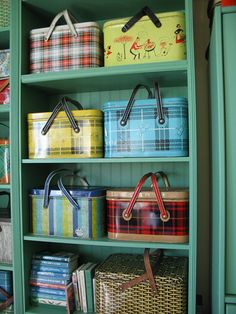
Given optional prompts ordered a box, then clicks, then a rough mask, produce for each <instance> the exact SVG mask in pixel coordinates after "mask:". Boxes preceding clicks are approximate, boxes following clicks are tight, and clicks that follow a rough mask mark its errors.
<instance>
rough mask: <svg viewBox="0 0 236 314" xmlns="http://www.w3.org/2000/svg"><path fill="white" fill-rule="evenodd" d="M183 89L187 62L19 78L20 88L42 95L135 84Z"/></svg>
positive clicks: (158, 63) (103, 68)
mask: <svg viewBox="0 0 236 314" xmlns="http://www.w3.org/2000/svg"><path fill="white" fill-rule="evenodd" d="M154 80H156V81H158V82H159V84H160V85H161V86H162V87H164V86H184V85H186V82H187V61H185V60H183V61H177V62H176V61H170V62H155V63H147V64H139V65H136V64H134V65H127V66H113V67H101V68H90V69H79V70H69V71H60V72H51V73H37V74H25V75H22V77H21V81H22V83H23V84H27V85H29V86H34V87H37V88H40V89H43V90H44V91H49V92H50V91H53V92H60V93H62V92H67V93H71V92H91V91H93V92H94V91H104V90H112V89H113V90H121V89H130V88H133V87H134V86H135V85H137V84H148V85H150V84H152V83H153V81H154Z"/></svg>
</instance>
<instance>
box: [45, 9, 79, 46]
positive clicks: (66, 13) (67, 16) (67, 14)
mask: <svg viewBox="0 0 236 314" xmlns="http://www.w3.org/2000/svg"><path fill="white" fill-rule="evenodd" d="M62 16H64V19H65V21H66V23H67V25H68V27H69V30H70V31H71V33H72V35H73V36H74V37H78V34H77V32H76V29H75V26H74V24H73V23H72V21H71V18H73V19H74V20H75V21H76V19H75V17H74V16H73V15H72V14H71V13H70V12H69V11H68V10H64V11H62V12H59V13H58V14H57V15H56V16H55V17H54V19H53V20H52V23H51V25H50V26H49V29H48V32H47V34H46V36H45V38H44V40H45V41H48V40H49V39H50V37H51V35H52V33H53V31H54V29H55V27H56V24H57V22H58V21H59V20H60V18H61V17H62Z"/></svg>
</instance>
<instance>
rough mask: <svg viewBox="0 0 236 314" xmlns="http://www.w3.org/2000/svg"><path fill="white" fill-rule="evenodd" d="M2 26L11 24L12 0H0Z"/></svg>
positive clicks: (0, 25)
mask: <svg viewBox="0 0 236 314" xmlns="http://www.w3.org/2000/svg"><path fill="white" fill-rule="evenodd" d="M0 8H1V10H0V27H7V26H9V25H10V0H0Z"/></svg>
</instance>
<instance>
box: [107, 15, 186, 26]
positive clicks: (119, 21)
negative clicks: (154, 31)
mask: <svg viewBox="0 0 236 314" xmlns="http://www.w3.org/2000/svg"><path fill="white" fill-rule="evenodd" d="M155 15H156V16H157V17H158V18H159V19H163V18H167V17H174V16H178V17H184V12H182V11H174V12H164V13H156V14H155ZM130 19H131V17H126V18H123V19H117V20H111V21H108V22H106V23H104V25H103V30H105V28H107V27H111V26H118V25H120V26H121V27H123V26H124V24H125V23H127V22H128V21H129V20H130ZM147 21H150V18H149V17H148V16H147V15H145V16H143V17H142V18H141V19H140V20H139V21H138V22H147Z"/></svg>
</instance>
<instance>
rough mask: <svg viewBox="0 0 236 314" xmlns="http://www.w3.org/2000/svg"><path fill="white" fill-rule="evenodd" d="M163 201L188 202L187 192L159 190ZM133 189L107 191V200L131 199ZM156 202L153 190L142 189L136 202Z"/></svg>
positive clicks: (182, 190)
mask: <svg viewBox="0 0 236 314" xmlns="http://www.w3.org/2000/svg"><path fill="white" fill-rule="evenodd" d="M160 192H161V196H162V198H163V200H165V199H166V200H188V198H189V192H188V189H186V188H178V189H177V188H169V189H168V190H166V189H160ZM133 193H134V188H123V189H110V190H107V199H131V197H132V196H133ZM144 199H146V200H156V195H155V192H154V191H153V189H150V188H143V189H142V190H141V192H140V193H139V196H138V198H137V200H144Z"/></svg>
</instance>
